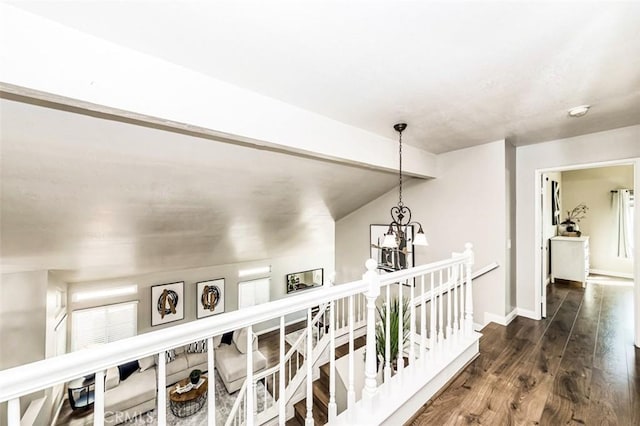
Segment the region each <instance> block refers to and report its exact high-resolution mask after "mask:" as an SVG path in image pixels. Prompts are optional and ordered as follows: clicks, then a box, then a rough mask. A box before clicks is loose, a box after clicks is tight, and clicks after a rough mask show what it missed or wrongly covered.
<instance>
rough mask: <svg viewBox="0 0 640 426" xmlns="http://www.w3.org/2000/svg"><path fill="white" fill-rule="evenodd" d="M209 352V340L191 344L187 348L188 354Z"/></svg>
mask: <svg viewBox="0 0 640 426" xmlns="http://www.w3.org/2000/svg"><path fill="white" fill-rule="evenodd" d="M206 351H207V339H203V340H198V341H197V342H193V343H189V345H188V346H187V352H188V353H191V354H193V353H203V352H206Z"/></svg>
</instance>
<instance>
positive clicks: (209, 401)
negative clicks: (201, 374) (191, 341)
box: [207, 337, 216, 426]
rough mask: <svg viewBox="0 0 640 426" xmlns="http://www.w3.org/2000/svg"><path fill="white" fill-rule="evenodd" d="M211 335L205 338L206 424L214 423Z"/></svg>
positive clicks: (214, 379)
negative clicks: (206, 372) (206, 374)
mask: <svg viewBox="0 0 640 426" xmlns="http://www.w3.org/2000/svg"><path fill="white" fill-rule="evenodd" d="M213 357H214V350H213V337H209V338H207V371H208V372H209V373H208V377H207V393H208V395H209V396H208V398H207V425H209V426H215V424H216V398H215V395H216V373H215V364H214V358H213Z"/></svg>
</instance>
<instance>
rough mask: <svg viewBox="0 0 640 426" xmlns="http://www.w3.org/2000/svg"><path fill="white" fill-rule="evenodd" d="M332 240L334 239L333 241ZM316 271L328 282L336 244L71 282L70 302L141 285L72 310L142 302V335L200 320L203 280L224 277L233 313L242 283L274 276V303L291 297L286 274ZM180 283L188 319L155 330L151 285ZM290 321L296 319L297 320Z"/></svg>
mask: <svg viewBox="0 0 640 426" xmlns="http://www.w3.org/2000/svg"><path fill="white" fill-rule="evenodd" d="M326 232H328V233H333V227H329V229H327V230H326ZM329 240H331V239H330V238H329ZM266 265H271V274H264V275H257V276H252V277H246V278H238V271H239V270H240V269H248V268H254V267H257V266H266ZM315 268H324V274H325V280H326V279H327V277H328V276H329V274H330V273H331V272H332V271H333V270H334V251H333V245H327V246H325V247H317V246H314V247H300V254H299V255H298V256H292V257H280V258H272V259H264V260H261V261H254V262H246V263H232V264H227V265H216V266H208V267H202V268H194V269H184V270H177V271H166V272H157V273H152V274H145V275H139V276H133V277H123V278H117V279H109V280H100V281H89V282H82V283H71V284H69V300H72V297H73V294H74V293H77V292H78V291H80V290H89V289H95V288H109V287H121V286H124V285H129V284H136V285H137V286H138V294H136V295H131V296H124V297H116V298H111V299H102V300H98V301H95V300H94V301H86V302H82V303H79V302H75V303H74V302H70V310H74V309H83V308H88V307H92V306H98V305H106V304H111V303H120V302H124V301H129V300H138V301H139V303H138V334H141V333H146V332H149V331H154V330H159V329H161V328H164V327H171V326H173V325H177V324H181V323H184V322H188V321H194V320H196V298H197V296H196V283H197V282H199V281H206V280H212V279H218V278H224V280H225V296H224V298H225V312H229V311H232V310H236V309H237V308H238V282H239V281H247V280H251V279H257V278H263V277H266V276H270V277H271V289H270V300H276V299H281V298H284V297H288V295H287V294H286V281H285V275H286V274H289V273H292V272H300V271H304V270H308V269H315ZM176 281H184V291H185V304H184V312H185V315H184V320H182V321H176V322H172V323H168V324H163V325H159V326H154V327H152V326H151V286H153V285H157V284H167V283H172V282H176ZM309 291H312V290H309ZM294 294H295V293H292V294H291V295H294ZM288 319H293V317H292V318H288ZM270 325H277V323H274V324H264V325H262V326H257V327H255V330H256V331H260V330H262V329H264V328H267V327H269V326H270Z"/></svg>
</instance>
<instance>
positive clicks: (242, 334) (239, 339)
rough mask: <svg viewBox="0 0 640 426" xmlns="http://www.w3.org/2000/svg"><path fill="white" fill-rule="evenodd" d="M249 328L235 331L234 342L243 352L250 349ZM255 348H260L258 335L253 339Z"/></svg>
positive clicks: (255, 349)
mask: <svg viewBox="0 0 640 426" xmlns="http://www.w3.org/2000/svg"><path fill="white" fill-rule="evenodd" d="M247 332H248V331H247V329H246V328H241V329H240V330H236V331H234V332H233V343H234V344H235V345H236V348H237V349H238V351H239V352H240V353H241V354H246V353H247V351H248V348H247ZM252 346H253V350H254V351H257V350H258V336H256V335H255V334H254V335H253V339H252Z"/></svg>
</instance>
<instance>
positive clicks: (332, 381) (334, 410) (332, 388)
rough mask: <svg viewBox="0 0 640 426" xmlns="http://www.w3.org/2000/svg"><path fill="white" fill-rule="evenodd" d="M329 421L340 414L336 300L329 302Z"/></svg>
mask: <svg viewBox="0 0 640 426" xmlns="http://www.w3.org/2000/svg"><path fill="white" fill-rule="evenodd" d="M328 414H329V422H331V421H333V420H334V419H335V418H336V415H337V414H338V406H337V404H336V330H335V302H334V301H333V300H332V301H331V302H329V413H328Z"/></svg>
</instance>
